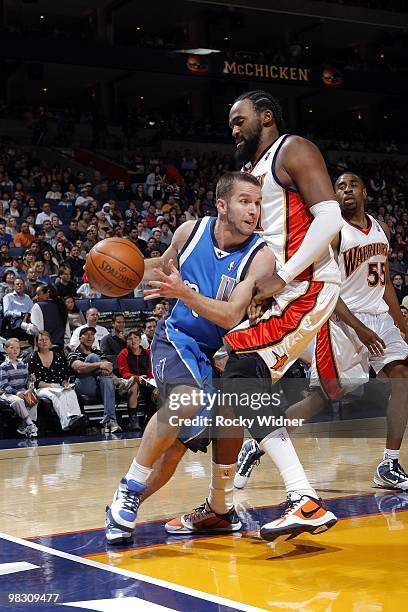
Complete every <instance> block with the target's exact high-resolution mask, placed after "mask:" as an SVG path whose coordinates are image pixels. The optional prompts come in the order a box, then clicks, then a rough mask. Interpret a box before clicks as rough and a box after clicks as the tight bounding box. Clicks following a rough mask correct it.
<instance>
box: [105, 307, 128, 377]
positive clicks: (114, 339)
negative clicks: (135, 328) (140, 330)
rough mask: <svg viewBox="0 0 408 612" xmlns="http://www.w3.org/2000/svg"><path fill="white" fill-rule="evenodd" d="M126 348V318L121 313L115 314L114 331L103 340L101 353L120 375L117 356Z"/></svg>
mask: <svg viewBox="0 0 408 612" xmlns="http://www.w3.org/2000/svg"><path fill="white" fill-rule="evenodd" d="M124 348H126V338H125V317H124V315H123V314H122V313H121V312H115V314H114V315H113V322H112V331H111V333H110V334H108V335H107V336H104V337H103V338H102V340H101V351H102V352H103V353H104V354H105V355H106V356H107V358H108V359H109V361H110V362H111V363H112V364H113V369H114V370H115V373H118V364H117V356H118V355H119V353H120V351H121V350H122V349H124Z"/></svg>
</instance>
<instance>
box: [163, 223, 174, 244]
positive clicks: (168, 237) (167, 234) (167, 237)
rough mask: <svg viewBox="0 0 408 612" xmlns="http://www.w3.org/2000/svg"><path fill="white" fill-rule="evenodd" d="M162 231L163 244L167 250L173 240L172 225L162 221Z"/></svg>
mask: <svg viewBox="0 0 408 612" xmlns="http://www.w3.org/2000/svg"><path fill="white" fill-rule="evenodd" d="M160 229H161V242H162V244H164V245H165V247H166V248H167V247H168V246H169V245H170V243H171V241H172V238H173V232H172V231H171V229H170V224H169V223H168V222H167V221H162V222H161V224H160Z"/></svg>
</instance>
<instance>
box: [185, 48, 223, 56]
mask: <svg viewBox="0 0 408 612" xmlns="http://www.w3.org/2000/svg"><path fill="white" fill-rule="evenodd" d="M176 53H193V54H194V55H210V53H221V50H220V49H203V48H201V47H198V49H177V50H176Z"/></svg>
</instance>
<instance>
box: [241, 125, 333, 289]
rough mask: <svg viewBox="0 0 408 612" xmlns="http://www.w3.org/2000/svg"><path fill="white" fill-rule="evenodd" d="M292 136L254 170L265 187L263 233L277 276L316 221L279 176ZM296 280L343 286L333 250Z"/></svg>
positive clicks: (273, 148) (280, 140) (271, 150)
mask: <svg viewBox="0 0 408 612" xmlns="http://www.w3.org/2000/svg"><path fill="white" fill-rule="evenodd" d="M288 136H289V134H285V135H283V136H280V137H279V138H278V139H277V140H276V141H275V142H274V143H273V145H272V146H270V147H269V148H268V149H267V150H266V151H265V153H264V154H263V156H262V157H261V159H260V160H259V161H258V163H257V164H256V165H255V166H254V167H253V168H251V170H250V172H251V174H253V175H254V176H256V178H257V179H258V180H259V182H260V184H261V187H262V209H261V218H260V228H259V229H260V231H261V232H262V237H263V239H264V240H265V242H266V243H267V244H268V246H269V247H270V248H271V250H272V251H273V253H274V255H275V257H276V271H277V272H279V270H280V268H281V267H282V266H283V265H284V263H286V261H288V259H290V258H291V257H292V256H293V255H294V254H295V253H296V251H297V250H298V249H299V247H300V245H301V244H302V242H303V239H304V237H305V235H306V232H307V230H308V229H309V227H310V224H311V223H312V221H313V215H312V214H311V213H310V211H309V208H308V206H307V205H306V203H305V202H304V201H303V199H302V196H301V195H300V193H298V192H297V191H295V190H293V189H288V188H285V187H283V186H282V185H281V184H280V182H279V179H278V177H277V176H276V172H275V164H276V157H277V155H278V153H279V150H280V148H281V146H282V144H283V143H284V142H285V140H286V138H287V137H288ZM244 170H245V168H244ZM295 280H296V281H302V280H315V281H323V282H329V283H336V284H339V283H340V274H339V269H338V266H337V264H336V262H335V260H334V257H333V252H332V250H331V248H330V247H328V249H327V252H326V253H325V254H323V256H322V257H321V258H320V259H319V260H318V261H316V262H315V263H314V264H313V265H311V266H310V267H309V268H307V269H306V270H304V271H303V272H302V273H301V274H299V276H298V277H296V279H295Z"/></svg>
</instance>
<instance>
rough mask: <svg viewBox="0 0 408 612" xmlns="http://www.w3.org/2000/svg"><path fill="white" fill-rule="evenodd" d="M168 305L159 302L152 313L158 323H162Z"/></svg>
mask: <svg viewBox="0 0 408 612" xmlns="http://www.w3.org/2000/svg"><path fill="white" fill-rule="evenodd" d="M166 312H167V310H166V305H165V304H164V303H163V302H157V304H156V305H155V307H154V308H153V311H152V316H153V317H155V318H156V320H157V321H160V319H162V318H163V317H164V315H165V314H166Z"/></svg>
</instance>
